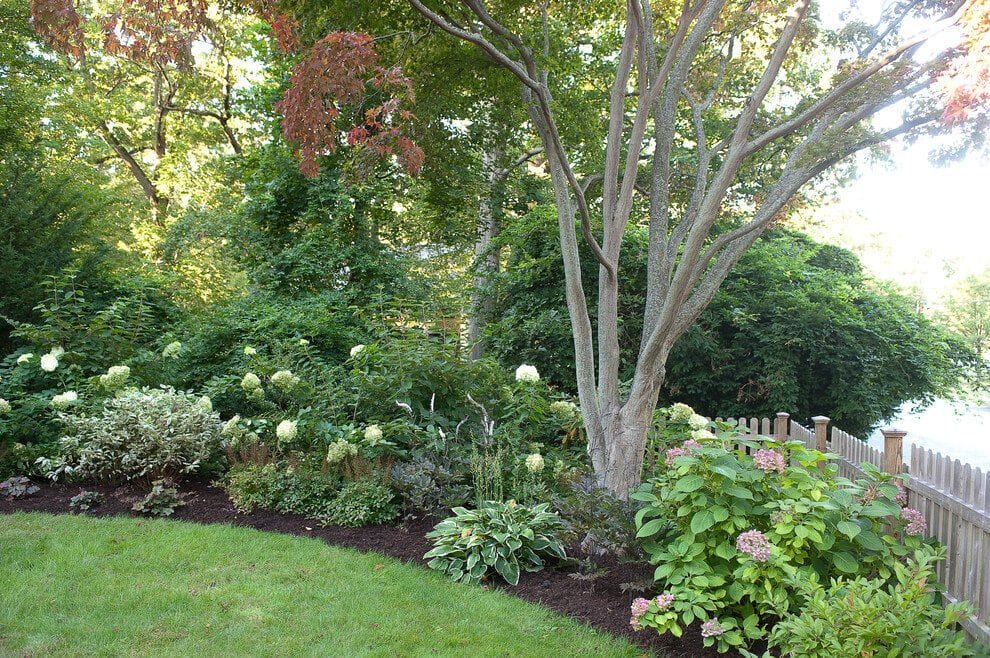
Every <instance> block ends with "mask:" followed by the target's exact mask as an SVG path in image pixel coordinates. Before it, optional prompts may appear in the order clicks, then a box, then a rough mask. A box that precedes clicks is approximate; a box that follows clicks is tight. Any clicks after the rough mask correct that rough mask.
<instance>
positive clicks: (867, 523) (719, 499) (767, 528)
mask: <svg viewBox="0 0 990 658" xmlns="http://www.w3.org/2000/svg"><path fill="white" fill-rule="evenodd" d="M671 416H683V421H682V422H683V423H684V425H685V426H688V423H689V420H690V418H691V416H690V415H689V414H688V413H687V412H686V411H685V410H677V411H676V412H674V413H671V412H668V418H669V417H671ZM688 427H689V426H688ZM685 429H686V431H684V432H683V433H682V440H683V439H684V438H686V437H688V436H691V437H695V436H697V435H696V434H694V432H696V431H697V430H690V429H687V428H685ZM715 429H716V430H717V431H718V436H715V435H713V438H711V439H705V438H700V439H698V438H690V439H687V440H686V441H683V442H682V443H680V445H676V444H675V445H672V446H671V447H668V448H667V449H666V450H665V451H662V452H659V453H658V457H657V459H656V460H655V469H654V477H653V478H651V479H650V480H649V481H648V482H647V483H645V484H644V485H642V486H641V487H640V488H639V489H638V490H637V491H636V492H635V493H634V494H633V495H632V498H633V499H635V500H637V501H640V502H642V503H643V504H644V507H643V508H642V509H640V511H639V512H638V513H637V518H636V523H637V527H638V533H637V534H638V536H639V537H640V538H642V539H643V540H644V542H645V549H646V552H647V555H648V556H649V559H650V561H651V563H652V564H655V565H656V570H655V572H654V577H655V579H656V581H657V584H658V587H659V588H661V589H663V590H664V592H665V594H670V595H671V596H672V597H673V599H672V600H671V601H670V602H669V603H667V599H666V597H665V599H664V605H663V606H661V605H658V604H656V602H655V601H654V602H647V603H649V605H646V604H642V603H641V604H640V607H639V608H637V609H635V610H634V611H633V612H634V614H633V620H632V622H633V625H634V627H637V628H654V629H656V630H657V631H658V632H660V633H666V632H670V633H673V634H675V635H680V634H681V633H682V631H683V627H685V626H687V625H689V624H692V623H694V622H695V621H699V622H701V623H702V636H703V637H704V643H705V645H706V646H712V645H716V646H717V647H718V648H719V650H722V651H726V650H729V649H732V648H735V649H737V650H745V649H746V647H747V646H750V645H751V644H752V643H753V642H754V641H756V640H760V639H763V638H765V637H766V635H767V632H768V630H769V629H770V628H771V627H772V625H773V623H774V621H776V619H778V618H779V617H780V616H781V615H782V614H786V613H787V612H788V611H793V610H795V609H797V608H798V607H799V604H800V600H799V597H798V595H797V592H796V588H795V585H794V583H795V582H796V579H799V578H808V577H815V578H819V579H821V580H823V581H826V580H827V579H829V578H833V577H836V576H865V577H878V578H882V579H884V578H890V577H891V576H892V575H893V573H894V568H895V565H896V564H898V562H899V561H900V560H902V559H903V558H904V556H906V555H909V554H911V553H912V552H913V551H914V550H915V549H916V548H918V547H919V546H920V545H921V544H922V541H923V540H922V536H921V535H923V533H924V530H925V527H924V519H923V518H921V517H920V514H918V513H916V511H915V510H911V509H909V508H903V507H902V502H903V501H904V499H903V492H902V490H901V489H900V488H899V487H898V486H897V484H895V482H896V481H895V480H894V479H893V478H892V477H891V476H888V475H885V474H883V473H880V472H879V471H878V470H877V469H875V468H873V467H872V466H871V465H869V464H865V465H864V468H866V477H865V478H864V479H862V480H858V481H855V482H853V481H850V480H847V479H844V478H840V477H838V476H837V475H836V472H837V469H836V467H835V465H834V464H832V463H831V462H829V461H828V458H827V456H826V455H824V454H822V453H819V452H817V451H814V450H809V449H808V448H806V447H805V446H804V445H803V444H801V443H800V442H785V443H775V442H773V441H772V440H770V439H765V440H761V441H753V440H747V439H746V438H745V437H742V436H740V435H739V433H738V432H737V431H736V430H735V429H734V428H732V427H730V426H729V425H725V424H717V425H716V426H715ZM819 464H825V466H824V468H823V469H821V470H820V469H819Z"/></svg>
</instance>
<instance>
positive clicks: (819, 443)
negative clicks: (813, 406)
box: [811, 416, 831, 471]
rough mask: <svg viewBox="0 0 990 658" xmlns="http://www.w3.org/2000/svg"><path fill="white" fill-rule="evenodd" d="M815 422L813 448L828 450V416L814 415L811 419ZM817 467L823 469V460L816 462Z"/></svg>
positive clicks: (821, 450) (820, 450)
mask: <svg viewBox="0 0 990 658" xmlns="http://www.w3.org/2000/svg"><path fill="white" fill-rule="evenodd" d="M811 420H812V421H814V423H815V450H817V451H818V452H828V422H829V420H831V419H830V418H829V417H828V416H814V417H812V419H811ZM818 469H819V470H822V471H824V470H825V460H824V459H823V460H821V461H819V462H818Z"/></svg>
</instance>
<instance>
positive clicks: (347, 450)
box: [327, 439, 358, 465]
mask: <svg viewBox="0 0 990 658" xmlns="http://www.w3.org/2000/svg"><path fill="white" fill-rule="evenodd" d="M357 454H358V447H357V446H356V445H354V444H353V443H351V442H350V441H348V440H347V439H337V440H336V441H334V442H333V443H331V444H330V447H329V448H327V463H328V464H331V465H332V464H339V463H340V462H342V461H344V460H345V459H347V458H348V457H354V456H355V455H357Z"/></svg>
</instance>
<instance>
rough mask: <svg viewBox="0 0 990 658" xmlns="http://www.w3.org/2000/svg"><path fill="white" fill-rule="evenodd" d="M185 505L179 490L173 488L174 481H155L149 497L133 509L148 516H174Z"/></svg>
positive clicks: (135, 504) (136, 504)
mask: <svg viewBox="0 0 990 658" xmlns="http://www.w3.org/2000/svg"><path fill="white" fill-rule="evenodd" d="M185 504H186V501H184V500H182V496H181V495H180V494H179V490H178V489H176V488H175V487H174V486H172V481H171V480H169V479H161V480H155V481H154V483H152V485H151V491H149V492H148V495H146V496H145V497H144V498H142V499H141V500H139V501H138V502H136V503H134V505H133V506H132V507H131V509H132V510H134V511H135V512H137V513H138V514H146V515H147V516H172V514H174V513H175V510H177V509H178V508H180V507H182V506H183V505H185Z"/></svg>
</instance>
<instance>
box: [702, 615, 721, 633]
mask: <svg viewBox="0 0 990 658" xmlns="http://www.w3.org/2000/svg"><path fill="white" fill-rule="evenodd" d="M724 632H725V629H724V628H722V625H721V624H719V623H718V619H709V620H708V621H706V622H705V623H703V624H702V625H701V637H718V636H719V635H721V634H722V633H724Z"/></svg>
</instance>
